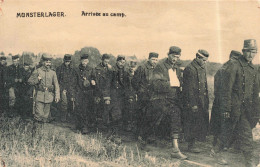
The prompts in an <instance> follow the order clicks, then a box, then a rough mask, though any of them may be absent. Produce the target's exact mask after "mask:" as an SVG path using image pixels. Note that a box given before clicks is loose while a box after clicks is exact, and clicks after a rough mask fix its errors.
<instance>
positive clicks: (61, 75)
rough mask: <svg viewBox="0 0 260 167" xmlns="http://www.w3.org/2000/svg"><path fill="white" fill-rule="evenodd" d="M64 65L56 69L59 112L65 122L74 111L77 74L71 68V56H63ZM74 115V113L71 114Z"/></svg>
mask: <svg viewBox="0 0 260 167" xmlns="http://www.w3.org/2000/svg"><path fill="white" fill-rule="evenodd" d="M63 61H64V63H63V64H62V65H61V66H59V67H58V68H57V69H56V73H57V77H58V81H59V85H60V94H61V100H60V110H61V115H62V116H61V120H62V121H66V120H67V117H68V116H70V115H71V113H70V112H71V111H74V109H75V95H76V87H77V84H76V80H77V78H76V77H77V75H76V74H77V73H76V71H75V70H74V69H73V68H72V67H71V55H69V54H65V55H64V58H63ZM73 114H74V113H73Z"/></svg>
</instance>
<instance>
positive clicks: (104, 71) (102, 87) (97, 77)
mask: <svg viewBox="0 0 260 167" xmlns="http://www.w3.org/2000/svg"><path fill="white" fill-rule="evenodd" d="M111 77H112V67H111V68H109V66H104V65H103V64H102V63H100V64H98V65H97V66H96V67H95V69H94V72H93V80H94V81H95V82H96V85H95V90H94V94H95V96H96V97H99V98H105V99H110V86H111V85H110V84H111V83H110V82H111Z"/></svg>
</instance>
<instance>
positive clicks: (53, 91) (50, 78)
mask: <svg viewBox="0 0 260 167" xmlns="http://www.w3.org/2000/svg"><path fill="white" fill-rule="evenodd" d="M51 59H52V58H51V56H49V55H47V54H43V55H42V61H43V66H41V67H40V68H38V69H36V70H34V72H33V73H32V75H31V77H30V78H29V79H28V83H29V84H30V85H32V86H35V87H36V96H35V106H34V109H35V111H33V112H34V116H33V117H34V123H35V126H34V130H36V128H37V125H38V124H42V123H45V122H48V116H49V114H50V107H51V103H52V102H53V100H55V102H56V103H58V102H59V100H60V88H59V83H58V79H57V75H56V72H55V71H53V70H51Z"/></svg>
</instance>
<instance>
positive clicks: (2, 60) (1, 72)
mask: <svg viewBox="0 0 260 167" xmlns="http://www.w3.org/2000/svg"><path fill="white" fill-rule="evenodd" d="M6 70H7V67H6V57H4V56H2V57H0V114H1V113H4V112H6V111H7V109H8V92H7V90H6V86H7V85H6V80H7V73H6Z"/></svg>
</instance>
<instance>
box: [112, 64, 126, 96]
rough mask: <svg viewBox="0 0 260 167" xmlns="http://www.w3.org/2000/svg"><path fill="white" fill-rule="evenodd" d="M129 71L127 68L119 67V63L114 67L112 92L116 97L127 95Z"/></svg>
mask: <svg viewBox="0 0 260 167" xmlns="http://www.w3.org/2000/svg"><path fill="white" fill-rule="evenodd" d="M126 76H127V72H126V70H125V68H124V67H123V68H121V69H120V68H119V67H118V66H117V65H115V66H114V67H113V71H112V80H111V91H112V92H111V93H112V96H114V97H116V98H120V97H124V96H125V88H126V87H127V86H126V85H127V78H126Z"/></svg>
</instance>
